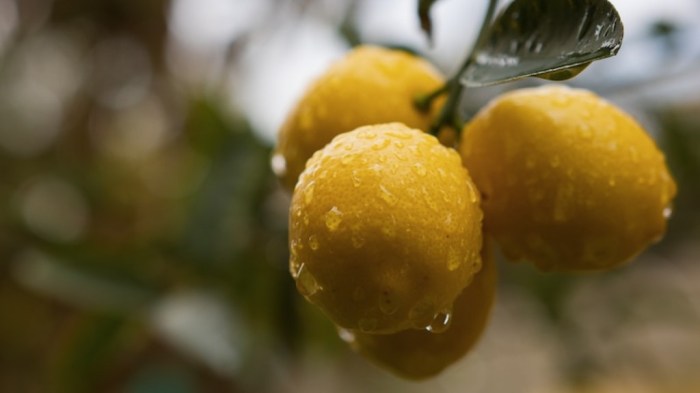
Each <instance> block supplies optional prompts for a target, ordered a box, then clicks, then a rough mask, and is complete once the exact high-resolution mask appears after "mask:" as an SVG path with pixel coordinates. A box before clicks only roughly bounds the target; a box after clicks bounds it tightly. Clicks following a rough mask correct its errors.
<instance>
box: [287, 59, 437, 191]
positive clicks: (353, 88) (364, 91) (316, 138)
mask: <svg viewBox="0 0 700 393" xmlns="http://www.w3.org/2000/svg"><path fill="white" fill-rule="evenodd" d="M442 84H443V78H442V76H441V75H440V73H439V72H438V71H437V70H436V69H435V68H433V67H432V66H431V65H430V64H429V63H428V62H427V61H425V60H423V59H422V58H420V57H417V56H413V55H411V54H408V53H406V52H403V51H399V50H390V49H384V48H380V47H376V46H360V47H358V48H356V49H353V50H352V51H350V52H349V53H348V54H347V55H346V56H345V57H344V58H342V59H340V60H338V61H337V62H336V63H335V64H333V65H332V66H331V67H330V68H329V69H328V70H327V71H326V72H325V73H324V74H323V75H321V76H320V77H319V78H318V79H317V80H316V81H315V82H314V83H313V84H312V85H311V86H310V87H309V88H308V90H307V91H306V93H305V94H304V96H303V97H302V98H301V99H300V100H299V102H298V103H297V105H296V107H295V108H294V109H293V110H292V111H291V113H290V114H289V116H288V117H287V119H286V121H285V122H284V124H283V126H282V128H281V129H280V132H279V138H278V143H277V147H276V149H275V155H274V156H273V169H275V173H276V174H278V176H279V177H280V178H281V180H282V182H283V184H284V185H285V186H286V187H287V189H289V190H292V189H293V188H294V184H295V183H296V181H297V179H298V177H299V174H300V173H301V171H302V170H303V169H304V165H305V163H306V160H308V159H309V158H310V157H311V155H312V154H313V153H314V152H316V151H317V150H319V149H321V148H322V147H323V146H325V145H326V144H327V143H328V142H330V141H331V139H333V137H335V136H336V135H338V134H340V133H343V132H347V131H351V130H353V129H355V128H357V127H360V126H365V125H370V124H379V123H388V122H401V123H404V124H406V125H407V126H409V127H413V128H418V129H421V130H427V129H428V127H429V126H430V123H431V120H432V118H433V116H432V112H431V111H420V110H418V109H417V108H416V107H415V106H414V105H413V98H414V97H415V96H417V95H419V94H424V93H427V92H430V91H432V90H435V89H437V88H439V87H440V86H441V85H442ZM433 106H434V107H437V104H435V105H433Z"/></svg>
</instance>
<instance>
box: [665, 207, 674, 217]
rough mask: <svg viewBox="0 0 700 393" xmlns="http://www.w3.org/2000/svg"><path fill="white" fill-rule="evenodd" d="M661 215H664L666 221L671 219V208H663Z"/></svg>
mask: <svg viewBox="0 0 700 393" xmlns="http://www.w3.org/2000/svg"><path fill="white" fill-rule="evenodd" d="M663 215H664V218H665V219H667V220H668V219H669V218H671V216H672V215H673V207H672V206H666V207H665V208H664V211H663Z"/></svg>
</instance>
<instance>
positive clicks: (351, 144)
mask: <svg viewBox="0 0 700 393" xmlns="http://www.w3.org/2000/svg"><path fill="white" fill-rule="evenodd" d="M354 147H355V145H354V144H353V143H352V142H348V143H345V144H343V149H345V150H347V151H350V150H352V149H353V148H354Z"/></svg>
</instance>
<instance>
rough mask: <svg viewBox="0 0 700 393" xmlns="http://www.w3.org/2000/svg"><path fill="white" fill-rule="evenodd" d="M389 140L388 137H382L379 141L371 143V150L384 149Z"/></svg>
mask: <svg viewBox="0 0 700 393" xmlns="http://www.w3.org/2000/svg"><path fill="white" fill-rule="evenodd" d="M390 143H391V142H389V140H388V139H382V140H380V141H379V142H377V143H375V144H373V145H372V150H374V151H379V150H383V149H385V148H386V147H387V146H389V144H390Z"/></svg>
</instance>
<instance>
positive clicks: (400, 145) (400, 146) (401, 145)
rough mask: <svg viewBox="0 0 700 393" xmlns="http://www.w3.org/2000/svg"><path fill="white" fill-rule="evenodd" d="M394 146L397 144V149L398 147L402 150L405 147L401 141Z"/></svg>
mask: <svg viewBox="0 0 700 393" xmlns="http://www.w3.org/2000/svg"><path fill="white" fill-rule="evenodd" d="M394 144H395V145H396V147H398V148H402V147H403V146H404V144H403V142H401V141H396V142H394Z"/></svg>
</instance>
